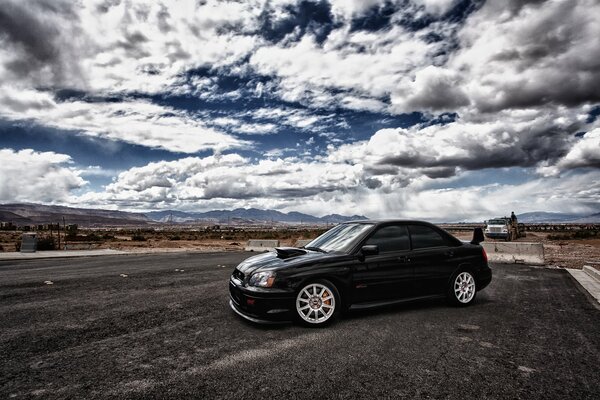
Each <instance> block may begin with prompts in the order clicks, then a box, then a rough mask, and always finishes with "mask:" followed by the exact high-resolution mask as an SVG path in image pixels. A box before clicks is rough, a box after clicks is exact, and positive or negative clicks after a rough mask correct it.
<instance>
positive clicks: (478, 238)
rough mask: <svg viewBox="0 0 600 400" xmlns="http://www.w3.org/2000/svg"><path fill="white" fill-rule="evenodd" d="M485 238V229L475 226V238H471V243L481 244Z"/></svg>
mask: <svg viewBox="0 0 600 400" xmlns="http://www.w3.org/2000/svg"><path fill="white" fill-rule="evenodd" d="M484 240H485V236H483V229H481V228H475V229H473V240H471V244H479V243H481V242H483V241H484Z"/></svg>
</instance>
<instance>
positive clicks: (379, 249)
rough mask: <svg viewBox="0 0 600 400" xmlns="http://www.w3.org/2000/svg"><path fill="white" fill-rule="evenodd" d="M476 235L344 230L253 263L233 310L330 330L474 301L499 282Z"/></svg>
mask: <svg viewBox="0 0 600 400" xmlns="http://www.w3.org/2000/svg"><path fill="white" fill-rule="evenodd" d="M482 241H483V232H482V230H481V229H480V228H476V229H475V231H474V234H473V240H472V241H471V242H463V241H461V240H459V239H457V238H455V237H454V236H452V235H450V234H449V233H448V232H446V231H444V230H443V229H441V228H439V227H437V226H435V225H433V224H430V223H428V222H423V221H406V220H387V221H355V222H348V223H344V224H340V225H338V226H336V227H334V228H332V229H330V230H328V231H327V232H325V233H324V234H322V235H321V236H319V237H318V238H316V239H315V240H313V241H312V242H310V243H308V244H307V245H306V246H304V247H302V248H295V247H281V248H276V249H275V251H273V252H268V253H263V254H259V255H256V256H253V257H250V258H248V259H247V260H245V261H244V262H242V263H241V264H240V265H238V266H237V267H236V268H235V270H234V271H233V273H232V275H231V278H230V280H229V290H230V305H231V308H232V309H233V310H234V311H235V312H236V313H237V314H239V315H240V316H242V317H244V318H246V319H248V320H250V321H254V322H259V323H272V322H283V321H291V320H294V319H296V320H298V321H300V322H302V323H304V324H307V325H310V326H322V325H326V324H328V323H331V322H332V321H333V320H334V319H335V318H336V317H337V316H338V315H339V313H340V312H341V311H344V310H349V309H350V310H354V309H365V308H370V307H377V306H382V305H387V304H393V303H400V302H406V301H411V300H417V299H425V298H436V297H447V298H448V299H449V300H450V301H451V302H452V303H454V304H456V305H458V306H466V305H469V304H471V303H472V302H473V301H474V300H475V295H476V293H477V291H479V290H482V289H483V288H485V287H486V286H487V285H488V284H489V283H490V282H491V280H492V271H491V269H490V268H489V266H488V263H487V256H486V254H485V250H484V249H483V247H481V246H480V245H479V243H481V242H482Z"/></svg>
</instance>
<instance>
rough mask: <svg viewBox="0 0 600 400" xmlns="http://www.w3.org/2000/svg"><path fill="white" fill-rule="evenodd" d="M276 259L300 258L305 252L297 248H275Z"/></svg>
mask: <svg viewBox="0 0 600 400" xmlns="http://www.w3.org/2000/svg"><path fill="white" fill-rule="evenodd" d="M275 251H276V252H277V257H278V258H283V259H286V258H292V257H298V256H302V255H304V254H306V253H307V251H306V250H302V249H299V248H297V247H275Z"/></svg>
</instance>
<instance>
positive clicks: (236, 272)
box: [233, 269, 245, 282]
mask: <svg viewBox="0 0 600 400" xmlns="http://www.w3.org/2000/svg"><path fill="white" fill-rule="evenodd" d="M233 277H234V278H235V279H237V280H239V281H240V282H244V278H245V276H244V273H243V272H242V271H240V270H238V269H235V270H234V271H233Z"/></svg>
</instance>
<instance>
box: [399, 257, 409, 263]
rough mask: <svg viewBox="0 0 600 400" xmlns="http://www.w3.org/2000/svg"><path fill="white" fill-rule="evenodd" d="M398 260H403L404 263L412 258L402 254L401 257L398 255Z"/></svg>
mask: <svg viewBox="0 0 600 400" xmlns="http://www.w3.org/2000/svg"><path fill="white" fill-rule="evenodd" d="M398 261H400V262H403V263H405V262H410V258H409V257H407V256H400V257H398Z"/></svg>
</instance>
